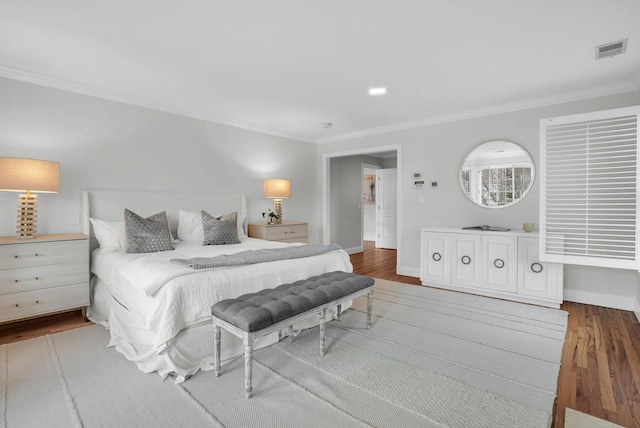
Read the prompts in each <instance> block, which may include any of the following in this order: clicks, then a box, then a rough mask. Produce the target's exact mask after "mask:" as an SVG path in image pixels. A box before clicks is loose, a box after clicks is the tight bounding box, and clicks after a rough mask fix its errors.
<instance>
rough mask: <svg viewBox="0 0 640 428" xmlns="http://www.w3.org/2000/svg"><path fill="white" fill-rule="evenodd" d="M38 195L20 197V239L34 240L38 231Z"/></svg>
mask: <svg viewBox="0 0 640 428" xmlns="http://www.w3.org/2000/svg"><path fill="white" fill-rule="evenodd" d="M37 219H38V195H32V194H31V192H29V191H27V193H26V194H23V195H20V196H19V197H18V225H17V226H16V235H17V237H18V238H20V239H33V238H35V237H36V232H37V229H38V224H37V223H38V222H37Z"/></svg>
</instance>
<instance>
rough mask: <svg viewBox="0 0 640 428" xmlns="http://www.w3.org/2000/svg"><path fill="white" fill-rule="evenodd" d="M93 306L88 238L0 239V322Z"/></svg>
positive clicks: (64, 236) (73, 236)
mask: <svg viewBox="0 0 640 428" xmlns="http://www.w3.org/2000/svg"><path fill="white" fill-rule="evenodd" d="M88 305H89V238H88V237H87V236H86V235H83V234H80V233H75V234H65V235H42V236H37V237H36V238H34V239H18V238H13V237H7V238H0V323H3V322H7V321H14V320H19V319H23V318H33V317H37V316H41V315H47V314H51V313H55V312H64V311H68V310H73V309H80V308H82V309H83V315H84V308H85V307H86V306H88Z"/></svg>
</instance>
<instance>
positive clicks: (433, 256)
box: [431, 253, 442, 262]
mask: <svg viewBox="0 0 640 428" xmlns="http://www.w3.org/2000/svg"><path fill="white" fill-rule="evenodd" d="M431 258H432V259H433V260H435V261H436V262H439V261H440V260H442V256H441V255H440V253H433V255H432V256H431Z"/></svg>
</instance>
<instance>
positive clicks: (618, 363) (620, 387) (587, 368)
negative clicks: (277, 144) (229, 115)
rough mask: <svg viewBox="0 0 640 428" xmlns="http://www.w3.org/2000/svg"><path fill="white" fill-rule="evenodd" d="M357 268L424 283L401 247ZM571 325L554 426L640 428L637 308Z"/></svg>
mask: <svg viewBox="0 0 640 428" xmlns="http://www.w3.org/2000/svg"><path fill="white" fill-rule="evenodd" d="M351 262H352V263H353V266H354V272H356V273H360V274H366V275H369V276H372V277H376V278H382V279H388V280H391V281H398V282H404V283H406V284H414V285H419V284H420V281H419V280H418V279H417V278H413V277H409V276H401V275H396V273H395V272H396V251H395V250H384V249H376V248H374V247H373V245H372V243H369V242H367V243H365V251H364V252H363V253H358V254H352V255H351ZM561 309H564V310H565V311H568V312H569V325H568V329H567V335H566V340H565V345H564V348H563V351H562V362H561V367H560V375H559V378H558V398H557V400H556V409H555V415H554V425H553V426H554V428H564V415H565V408H566V407H569V408H572V409H576V410H579V411H581V412H583V413H587V414H590V415H593V416H596V417H598V418H601V419H605V420H608V421H610V422H613V423H616V424H618V425H622V426H623V427H638V428H640V324H639V323H638V321H637V319H636V317H635V315H634V314H633V312H629V311H621V310H617V309H609V308H603V307H599V306H591V305H583V304H579V303H572V302H565V303H564V304H563V305H562V307H561ZM90 324H91V323H89V322H87V321H85V320H84V318H83V317H82V314H81V312H80V311H75V312H70V313H66V314H58V315H52V316H49V317H42V318H37V319H33V320H27V321H21V322H16V323H11V324H4V325H0V344H3V343H10V342H15V341H18V340H26V339H30V338H33V337H37V336H41V335H44V334H50V333H56V332H59V331H64V330H68V329H72V328H78V327H82V326H86V325H90Z"/></svg>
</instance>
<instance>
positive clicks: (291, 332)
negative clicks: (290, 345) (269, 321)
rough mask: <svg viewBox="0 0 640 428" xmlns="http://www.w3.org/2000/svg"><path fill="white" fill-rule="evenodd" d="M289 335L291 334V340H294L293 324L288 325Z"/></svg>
mask: <svg viewBox="0 0 640 428" xmlns="http://www.w3.org/2000/svg"><path fill="white" fill-rule="evenodd" d="M287 336H289V342H293V325H290V326H289V327H287Z"/></svg>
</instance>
